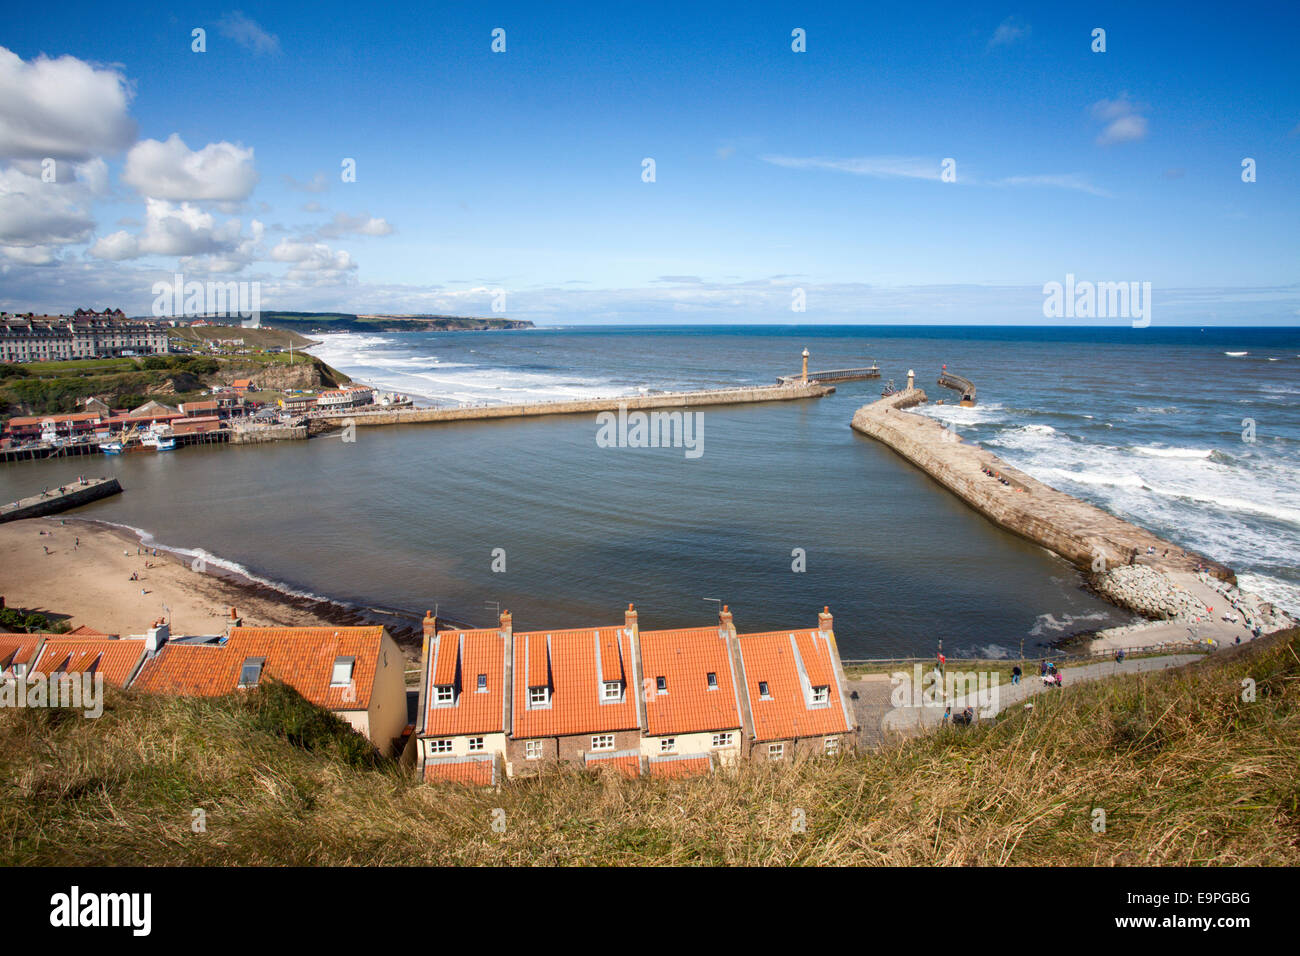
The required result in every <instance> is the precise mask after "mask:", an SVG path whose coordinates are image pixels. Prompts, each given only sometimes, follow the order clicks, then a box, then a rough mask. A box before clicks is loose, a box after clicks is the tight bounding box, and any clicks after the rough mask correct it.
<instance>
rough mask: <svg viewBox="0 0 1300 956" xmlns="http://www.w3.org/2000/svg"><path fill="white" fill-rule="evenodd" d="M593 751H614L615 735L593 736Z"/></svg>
mask: <svg viewBox="0 0 1300 956" xmlns="http://www.w3.org/2000/svg"><path fill="white" fill-rule="evenodd" d="M591 749H592V750H593V751H595V750H613V749H614V735H613V734H592V735H591Z"/></svg>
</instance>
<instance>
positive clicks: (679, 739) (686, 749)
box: [641, 728, 741, 765]
mask: <svg viewBox="0 0 1300 956" xmlns="http://www.w3.org/2000/svg"><path fill="white" fill-rule="evenodd" d="M730 733H731V740H732V743H731V746H730V747H714V746H713V734H712V733H707V734H673V735H672V736H673V737H674V738H675V741H676V744H675V746H674V747H673V749H672V750H671V751H667V752H665V751H661V750H660V749H659V741H660V740H662V739H664V737H642V738H641V754H642V756H645V757H660V756H664V757H666V756H668V755H669V754H675V755H677V756H681V755H683V754H710V753H711V754H714V755H715V757H716V758H717V760H718V761H719V762H720V763H722V764H723V765H728V764H730V763H732V762H733V761H734V760H735V759H736V758H737V757H738V756H739V755H740V739H741V733H740V728H736V729H735V730H732V731H730ZM665 736H667V735H665Z"/></svg>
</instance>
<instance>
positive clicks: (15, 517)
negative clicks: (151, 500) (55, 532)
mask: <svg viewBox="0 0 1300 956" xmlns="http://www.w3.org/2000/svg"><path fill="white" fill-rule="evenodd" d="M121 492H122V486H121V484H119V483H118V480H117V479H116V478H87V479H85V480H84V481H78V482H73V483H72V484H70V485H64V486H63V488H61V489H60V490H58V491H47V492H42V493H41V494H39V495H32V496H31V497H30V498H23V499H22V500H21V501H15V502H13V503H12V504H7V505H4V506H3V507H0V523H3V522H6V521H19V520H21V519H23V518H42V517H45V516H46V515H53V514H58V513H59V512H62V511H67V510H68V509H69V508H76V507H78V506H79V505H84V504H89V503H90V502H92V501H98V500H99V499H100V498H108V497H110V496H112V495H116V494H121Z"/></svg>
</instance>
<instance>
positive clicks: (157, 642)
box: [144, 618, 172, 656]
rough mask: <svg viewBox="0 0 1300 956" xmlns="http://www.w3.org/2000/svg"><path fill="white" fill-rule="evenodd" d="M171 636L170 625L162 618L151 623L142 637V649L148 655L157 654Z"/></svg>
mask: <svg viewBox="0 0 1300 956" xmlns="http://www.w3.org/2000/svg"><path fill="white" fill-rule="evenodd" d="M171 636H172V629H171V625H170V624H168V623H167V622H166V621H164V620H163V619H162V618H159V619H158V620H156V621H154V622H153V626H152V627H150V628H149V631H148V633H146V634H145V636H144V649H145V651H146V652H147V653H148V654H149V655H150V656H152V655H154V654H157V653H158V652H159V651H160V650H162V646H163V645H164V644H166V643H167V641H168V640H169V639H170V638H171Z"/></svg>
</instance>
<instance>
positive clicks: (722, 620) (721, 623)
mask: <svg viewBox="0 0 1300 956" xmlns="http://www.w3.org/2000/svg"><path fill="white" fill-rule="evenodd" d="M718 627H720V628H722V629H723V630H724V631H735V629H736V628H735V626H734V625H733V624H732V623H731V608H730V607H729V606H728V605H726V604H724V605H722V610H721V611H719V612H718Z"/></svg>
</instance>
